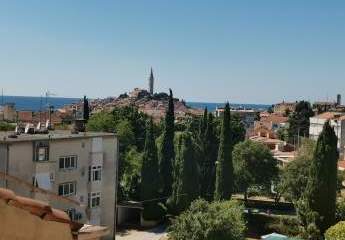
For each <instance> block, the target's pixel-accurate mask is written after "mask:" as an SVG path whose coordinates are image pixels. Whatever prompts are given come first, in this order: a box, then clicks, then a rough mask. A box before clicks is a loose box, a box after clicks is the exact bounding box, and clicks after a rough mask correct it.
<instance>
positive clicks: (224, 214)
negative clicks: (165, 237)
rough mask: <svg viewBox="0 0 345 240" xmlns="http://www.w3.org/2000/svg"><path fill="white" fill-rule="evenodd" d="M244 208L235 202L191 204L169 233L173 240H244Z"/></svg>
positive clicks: (174, 222)
mask: <svg viewBox="0 0 345 240" xmlns="http://www.w3.org/2000/svg"><path fill="white" fill-rule="evenodd" d="M243 211H244V208H243V206H242V205H239V204H238V202H235V201H225V202H213V203H208V202H207V201H205V200H200V199H199V200H196V201H194V202H193V203H192V204H191V206H190V208H189V209H188V210H187V211H185V212H183V213H182V214H181V215H180V216H178V217H177V218H176V219H175V220H174V221H173V224H172V226H171V227H170V231H169V239H172V240H244V232H245V229H246V226H245V222H244V217H243Z"/></svg>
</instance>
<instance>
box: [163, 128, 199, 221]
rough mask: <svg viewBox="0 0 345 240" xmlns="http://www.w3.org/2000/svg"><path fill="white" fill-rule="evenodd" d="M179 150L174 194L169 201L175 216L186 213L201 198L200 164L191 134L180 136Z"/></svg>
mask: <svg viewBox="0 0 345 240" xmlns="http://www.w3.org/2000/svg"><path fill="white" fill-rule="evenodd" d="M177 149H178V151H177V154H176V160H175V175H174V185H173V192H172V197H171V199H170V200H169V205H170V208H171V211H172V212H173V213H175V214H176V213H179V212H181V211H184V210H185V209H186V208H188V207H189V205H190V204H191V202H192V201H194V200H195V199H196V198H197V197H198V196H199V171H198V164H197V160H196V158H195V147H194V144H193V140H192V137H191V134H190V133H189V132H184V133H182V134H180V135H179V139H178V146H177Z"/></svg>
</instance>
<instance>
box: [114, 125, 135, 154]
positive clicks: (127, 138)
mask: <svg viewBox="0 0 345 240" xmlns="http://www.w3.org/2000/svg"><path fill="white" fill-rule="evenodd" d="M116 134H117V137H118V138H119V142H120V148H123V149H124V150H127V149H128V147H129V146H131V145H134V143H135V135H134V129H133V127H132V125H131V123H130V122H129V121H128V120H122V121H120V122H119V123H118V124H117V125H116Z"/></svg>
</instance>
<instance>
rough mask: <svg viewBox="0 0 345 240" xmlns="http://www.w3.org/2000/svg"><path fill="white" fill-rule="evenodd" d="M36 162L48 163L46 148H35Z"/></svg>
mask: <svg viewBox="0 0 345 240" xmlns="http://www.w3.org/2000/svg"><path fill="white" fill-rule="evenodd" d="M36 160H37V161H48V160H49V159H48V147H38V148H37V158H36Z"/></svg>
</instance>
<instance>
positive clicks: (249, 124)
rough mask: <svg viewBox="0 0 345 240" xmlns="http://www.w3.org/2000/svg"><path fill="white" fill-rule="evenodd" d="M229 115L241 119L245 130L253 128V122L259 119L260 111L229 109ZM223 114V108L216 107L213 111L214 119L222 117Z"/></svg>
mask: <svg viewBox="0 0 345 240" xmlns="http://www.w3.org/2000/svg"><path fill="white" fill-rule="evenodd" d="M230 113H231V114H236V115H238V116H239V117H240V118H241V121H242V123H243V124H244V126H245V128H246V129H249V128H254V122H255V120H256V119H257V118H258V117H259V114H260V111H257V110H254V109H244V108H238V109H237V108H231V109H230ZM223 114H224V108H223V107H217V108H216V111H215V116H216V117H222V116H223Z"/></svg>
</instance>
